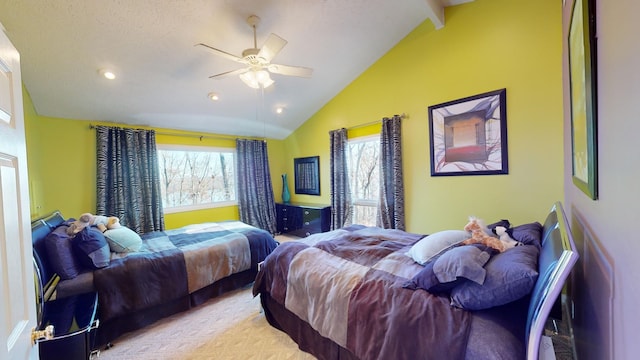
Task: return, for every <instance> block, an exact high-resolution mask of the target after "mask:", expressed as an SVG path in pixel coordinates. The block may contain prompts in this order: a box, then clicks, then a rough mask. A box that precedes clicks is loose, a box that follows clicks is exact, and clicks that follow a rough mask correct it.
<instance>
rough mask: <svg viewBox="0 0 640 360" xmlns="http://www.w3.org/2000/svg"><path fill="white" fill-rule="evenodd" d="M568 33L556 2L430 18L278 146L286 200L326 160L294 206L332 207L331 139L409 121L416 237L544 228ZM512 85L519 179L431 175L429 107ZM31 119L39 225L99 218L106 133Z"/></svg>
mask: <svg viewBox="0 0 640 360" xmlns="http://www.w3.org/2000/svg"><path fill="white" fill-rule="evenodd" d="M561 24H562V21H561V3H558V2H557V1H555V0H543V1H511V0H491V1H488V0H476V1H474V2H472V3H468V4H464V5H459V6H455V7H450V8H447V11H446V25H445V27H444V28H443V29H440V30H435V29H434V28H433V25H432V24H431V23H430V22H429V21H425V22H424V23H423V24H422V25H420V26H418V27H417V28H416V29H415V30H414V31H413V32H411V33H410V34H409V35H408V36H407V37H406V38H405V39H403V40H402V41H400V42H399V43H398V44H397V45H396V46H395V47H394V48H393V49H391V50H390V51H389V52H388V53H387V54H386V55H385V56H383V57H382V58H381V59H379V60H378V61H377V62H376V63H375V64H374V65H373V66H372V67H371V68H369V69H368V70H366V71H365V72H364V73H363V74H362V75H361V76H360V77H358V78H357V79H356V80H354V81H353V82H352V83H351V84H350V85H348V86H347V87H346V88H345V89H344V90H343V91H342V92H341V93H340V94H338V95H337V96H336V97H335V98H334V99H332V100H331V101H330V102H329V103H327V104H326V105H325V106H324V107H323V108H322V109H321V110H320V111H318V112H317V113H316V114H315V115H314V116H312V117H311V118H310V119H309V120H308V121H307V122H305V123H304V124H303V125H302V126H300V128H298V129H297V130H296V131H295V132H294V133H293V134H292V135H291V136H289V137H288V138H287V139H285V140H284V141H277V140H270V141H269V145H268V146H269V161H270V170H271V176H272V181H273V186H274V193H275V199H276V200H280V193H281V188H282V181H281V179H280V175H281V174H283V173H288V174H289V187H290V189H292V184H293V176H292V175H293V159H294V158H296V157H306V156H315V155H319V156H320V171H321V195H320V196H311V195H296V194H294V193H293V191H292V200H293V201H299V202H309V203H325V204H328V203H329V202H330V200H329V194H330V191H329V154H328V153H329V135H328V132H329V131H330V130H333V129H337V128H341V127H347V128H349V127H353V126H357V125H360V124H363V123H369V122H372V121H376V120H379V119H381V118H382V117H385V116H391V115H393V114H402V113H404V114H406V115H407V116H408V118H406V119H405V120H403V129H402V131H403V155H404V165H403V170H404V176H405V196H406V204H405V205H406V214H407V222H406V223H407V229H408V230H409V231H413V232H420V233H431V232H434V231H438V230H441V229H447V228H460V227H462V226H463V225H464V224H465V223H466V221H467V217H468V216H469V215H475V216H478V217H481V218H484V219H486V220H487V221H494V220H497V219H501V218H508V219H510V220H511V221H512V222H513V223H522V222H529V221H533V220H541V219H543V217H544V215H545V213H546V211H547V209H548V207H549V206H551V204H552V203H553V202H554V201H556V200H561V199H562V195H563V161H562V154H563V145H562V141H563V138H562V134H563V127H562V115H563V110H562V73H561V71H562V29H561ZM345 61H348V59H345ZM500 88H506V89H507V128H508V152H509V174H508V175H493V176H453V177H431V176H430V165H429V137H428V131H429V130H428V129H429V127H428V113H427V107H428V106H430V105H435V104H440V103H443V102H446V101H450V100H455V99H459V98H464V97H467V96H471V95H475V94H479V93H483V92H487V91H492V90H497V89H500ZM25 114H27V115H26V117H27V145H28V155H29V176H30V179H31V183H32V184H31V186H32V196H33V197H34V199H33V200H32V203H34V204H37V207H34V206H32V208H34V209H35V210H34V211H35V212H36V213H34V214H33V215H34V217H35V216H40V215H42V214H45V213H47V212H49V211H51V210H54V209H60V210H61V211H62V212H63V214H65V215H66V216H78V215H79V214H81V213H83V212H86V211H95V134H94V132H93V131H92V130H89V127H88V124H89V123H88V122H87V121H77V120H67V119H54V118H47V117H41V116H38V115H37V114H36V113H35V111H34V110H33V105H32V104H31V101H30V99H29V98H28V94H27V96H25ZM377 129H379V126H372V127H367V128H363V129H357V130H353V131H350V132H349V136H350V137H354V136H361V135H363V134H369V133H371V132H372V131H374V132H375V131H377ZM159 130H162V129H159ZM205 135H206V134H205ZM193 141H197V142H199V140H194V139H191V138H184V137H176V138H166V137H164V138H163V137H161V136H158V143H162V142H165V143H167V142H170V143H175V142H178V143H191V142H193ZM210 144H211V145H215V146H221V145H219V143H216V142H213V141H212V142H211V143H210ZM230 146H232V145H230ZM237 218H238V214H237V207H235V206H233V207H228V208H220V209H214V210H203V211H197V212H188V213H182V214H168V215H166V225H167V228H174V227H177V226H181V225H184V224H187V223H192V222H196V221H217V220H226V219H237Z"/></svg>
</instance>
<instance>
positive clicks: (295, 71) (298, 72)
mask: <svg viewBox="0 0 640 360" xmlns="http://www.w3.org/2000/svg"><path fill="white" fill-rule="evenodd" d="M267 69H268V70H269V71H270V72H272V73H274V74H280V75H288V76H298V77H304V78H310V77H311V74H313V69H311V68H308V67H302V66H289V65H278V64H271V65H269V66H268V67H267Z"/></svg>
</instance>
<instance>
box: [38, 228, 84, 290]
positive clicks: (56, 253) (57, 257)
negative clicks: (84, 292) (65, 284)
mask: <svg viewBox="0 0 640 360" xmlns="http://www.w3.org/2000/svg"><path fill="white" fill-rule="evenodd" d="M68 228H69V226H68V225H66V224H63V225H60V226H58V227H56V228H55V229H54V230H53V231H52V232H50V233H49V234H48V235H47V236H46V237H45V239H44V244H45V247H46V248H47V255H48V257H49V263H50V264H51V268H52V269H53V271H55V272H56V274H58V275H60V278H62V279H63V280H69V279H73V278H75V277H76V276H78V274H79V273H80V271H81V270H82V265H81V264H80V262H79V261H78V259H76V257H75V256H74V253H73V247H72V245H71V240H72V237H71V236H70V235H68V234H67V229H68Z"/></svg>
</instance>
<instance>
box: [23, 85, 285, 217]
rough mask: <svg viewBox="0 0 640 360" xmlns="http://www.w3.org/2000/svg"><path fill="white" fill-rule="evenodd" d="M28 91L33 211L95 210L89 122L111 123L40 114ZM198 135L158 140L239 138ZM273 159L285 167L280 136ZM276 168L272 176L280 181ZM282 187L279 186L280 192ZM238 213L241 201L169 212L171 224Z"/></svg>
mask: <svg viewBox="0 0 640 360" xmlns="http://www.w3.org/2000/svg"><path fill="white" fill-rule="evenodd" d="M23 93H24V99H25V100H24V108H25V127H26V135H27V156H28V166H29V180H30V191H31V216H32V218H38V217H40V216H43V215H46V214H48V213H50V212H52V211H54V210H60V211H61V212H62V214H63V215H64V216H66V217H78V216H79V215H80V214H82V213H85V212H92V213H93V212H95V211H96V135H95V130H91V129H90V128H89V124H90V123H91V124H94V125H98V124H100V125H112V126H121V125H120V124H110V123H105V122H89V121H79V120H69V119H60V118H50V117H44V116H39V115H38V114H37V113H36V111H35V109H34V107H33V103H32V101H31V98H30V96H29V94H28V93H27V91H23ZM157 130H158V131H160V132H170V133H182V134H194V133H189V132H184V131H174V130H166V129H157ZM196 135H204V136H205V138H203V139H202V140H200V139H199V138H198V137H187V136H168V135H160V134H158V135H157V136H156V142H157V143H158V144H182V145H195V146H215V147H230V148H234V147H235V140H233V139H230V140H224V139H211V138H207V137H206V136H213V137H216V135H215V134H204V133H203V134H200V133H198V134H196ZM268 149H269V162H270V167H271V168H272V169H276V170H278V172H279V171H281V170H280V169H282V168H283V164H284V160H283V158H284V156H283V155H282V154H283V147H282V141H278V140H268ZM278 172H276V173H275V177H274V178H273V180H272V181H273V183H274V187H276V186H279V184H281V181H280V180H279V175H278ZM277 191H278V190H276V192H277ZM234 219H239V215H238V207H237V206H226V207H220V208H213V209H205V210H197V211H189V212H181V213H172V214H165V226H166V228H168V229H173V228H177V227H180V226H183V225H187V224H192V223H197V222H207V221H222V220H234Z"/></svg>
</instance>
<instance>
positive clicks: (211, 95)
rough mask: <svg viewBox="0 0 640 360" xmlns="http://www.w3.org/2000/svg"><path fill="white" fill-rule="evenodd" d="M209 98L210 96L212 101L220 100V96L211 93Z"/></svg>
mask: <svg viewBox="0 0 640 360" xmlns="http://www.w3.org/2000/svg"><path fill="white" fill-rule="evenodd" d="M208 96H209V99H211V100H212V101H218V100H219V99H220V97H219V96H218V94H216V93H214V92H210V93H209V95H208Z"/></svg>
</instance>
